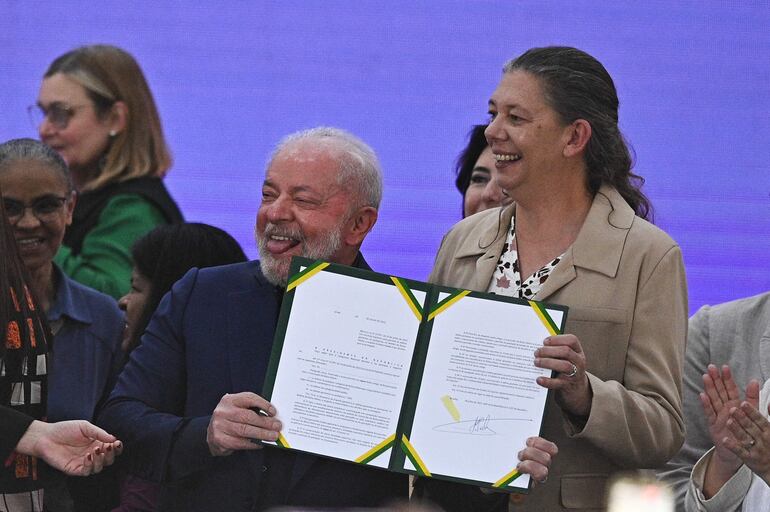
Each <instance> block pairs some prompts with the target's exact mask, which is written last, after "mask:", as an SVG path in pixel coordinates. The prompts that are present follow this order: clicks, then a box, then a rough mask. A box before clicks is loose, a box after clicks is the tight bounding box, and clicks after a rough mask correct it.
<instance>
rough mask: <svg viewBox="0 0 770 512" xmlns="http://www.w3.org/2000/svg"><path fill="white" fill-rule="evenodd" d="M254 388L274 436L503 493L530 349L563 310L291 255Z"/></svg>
mask: <svg viewBox="0 0 770 512" xmlns="http://www.w3.org/2000/svg"><path fill="white" fill-rule="evenodd" d="M290 276H291V277H290V278H289V283H288V286H287V288H286V295H285V297H284V299H283V304H282V307H281V314H280V317H279V321H278V328H277V329H276V336H275V344H274V346H273V353H272V357H271V361H270V366H269V368H268V373H267V379H266V382H265V387H264V390H263V394H264V396H265V398H267V399H269V400H270V401H271V402H272V403H273V404H274V405H275V407H276V408H277V409H278V419H280V420H281V422H282V423H283V430H282V432H281V435H280V437H279V439H278V442H277V444H278V445H279V446H282V447H284V448H290V449H294V450H300V451H303V452H309V453H313V454H317V455H322V456H326V457H334V458H337V459H343V460H347V461H350V462H352V463H358V464H368V465H370V466H375V467H379V468H385V469H389V470H391V471H398V472H403V473H410V474H415V475H421V476H428V477H435V478H442V479H446V480H453V481H457V482H464V483H470V484H475V485H480V486H486V487H494V488H497V489H503V490H509V491H518V492H522V491H526V490H527V489H529V485H530V481H529V476H528V475H522V474H519V473H518V472H517V471H516V465H517V464H518V459H517V453H518V452H519V450H521V449H522V448H524V447H525V443H526V439H527V438H528V437H531V436H537V435H539V434H540V429H541V423H542V419H543V412H544V409H545V401H546V398H547V396H548V391H547V390H546V389H545V388H542V387H540V386H538V385H537V383H536V382H535V379H536V378H537V377H538V376H539V375H544V376H550V375H551V372H550V371H547V370H542V369H540V368H536V367H535V366H534V352H535V349H536V348H538V347H540V346H542V342H543V340H544V339H545V338H546V337H547V336H550V335H553V334H558V333H560V332H561V330H562V328H563V326H564V322H565V321H566V317H567V308H566V307H564V306H556V305H551V304H544V303H539V302H534V301H526V300H519V299H513V298H508V297H502V296H499V295H492V294H486V293H477V292H470V291H468V290H458V289H453V288H445V287H441V286H435V285H431V284H428V283H422V282H418V281H411V280H407V279H401V278H398V277H393V276H389V275H386V274H378V273H375V272H369V271H365V270H360V269H356V268H351V267H346V266H342V265H336V264H329V263H326V262H319V261H312V260H308V259H304V258H294V259H293V260H292V267H291V271H290Z"/></svg>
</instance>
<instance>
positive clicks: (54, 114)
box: [27, 103, 88, 130]
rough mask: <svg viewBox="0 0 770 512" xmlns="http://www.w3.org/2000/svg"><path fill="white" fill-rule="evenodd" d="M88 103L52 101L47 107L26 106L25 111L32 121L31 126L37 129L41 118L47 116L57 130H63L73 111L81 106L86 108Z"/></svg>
mask: <svg viewBox="0 0 770 512" xmlns="http://www.w3.org/2000/svg"><path fill="white" fill-rule="evenodd" d="M87 106H88V105H64V104H62V103H52V104H51V105H49V106H48V107H44V106H42V105H30V106H29V107H27V113H28V114H29V119H30V120H31V121H32V124H33V126H34V127H35V129H37V128H38V127H39V126H40V125H41V124H42V123H43V120H44V119H46V118H48V121H49V122H50V123H51V124H52V125H54V127H56V129H57V130H63V129H65V128H66V127H67V125H68V124H69V122H70V119H72V116H74V115H75V112H77V111H78V110H80V109H81V108H86V107H87Z"/></svg>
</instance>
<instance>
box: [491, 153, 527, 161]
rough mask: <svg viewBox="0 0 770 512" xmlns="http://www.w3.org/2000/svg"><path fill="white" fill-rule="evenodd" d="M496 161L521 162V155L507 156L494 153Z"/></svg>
mask: <svg viewBox="0 0 770 512" xmlns="http://www.w3.org/2000/svg"><path fill="white" fill-rule="evenodd" d="M493 154H494V157H495V161H497V162H516V161H518V160H521V155H520V154H518V153H513V154H505V153H493Z"/></svg>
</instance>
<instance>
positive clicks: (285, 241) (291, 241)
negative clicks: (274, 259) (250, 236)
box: [265, 234, 300, 255]
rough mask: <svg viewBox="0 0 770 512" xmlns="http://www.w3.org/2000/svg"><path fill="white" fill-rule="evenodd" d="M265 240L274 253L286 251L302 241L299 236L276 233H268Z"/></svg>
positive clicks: (269, 249)
mask: <svg viewBox="0 0 770 512" xmlns="http://www.w3.org/2000/svg"><path fill="white" fill-rule="evenodd" d="M265 240H266V244H265V245H266V247H267V250H268V251H269V252H270V253H271V254H273V255H277V254H282V253H285V252H287V251H289V250H291V249H293V248H294V247H296V246H297V245H299V243H300V240H299V239H298V238H294V237H292V236H286V235H276V234H272V235H266V236H265Z"/></svg>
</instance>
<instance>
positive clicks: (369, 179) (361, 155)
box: [268, 126, 382, 208]
mask: <svg viewBox="0 0 770 512" xmlns="http://www.w3.org/2000/svg"><path fill="white" fill-rule="evenodd" d="M304 142H311V143H312V144H313V145H314V146H315V147H316V148H319V149H324V148H328V149H329V150H330V151H331V152H333V153H334V154H333V156H334V157H335V159H337V160H338V161H339V166H340V167H339V175H338V176H337V183H339V184H340V185H343V186H345V187H350V188H351V191H352V192H353V193H354V194H355V195H356V196H358V198H360V200H361V202H362V204H359V205H355V206H356V207H360V206H372V207H374V208H379V206H380V201H382V168H381V167H380V161H379V160H378V159H377V155H376V154H375V153H374V150H372V148H371V147H369V145H368V144H367V143H365V142H364V141H362V140H361V139H359V138H358V137H356V136H355V135H353V134H352V133H350V132H347V131H345V130H342V129H340V128H332V127H330V126H318V127H316V128H310V129H308V130H301V131H298V132H294V133H292V134H289V135H287V136H286V137H284V138H283V139H281V141H280V142H279V143H278V144H277V145H276V146H275V149H274V150H273V153H272V154H271V155H270V163H272V161H273V160H274V159H275V157H276V156H278V154H279V153H281V152H282V151H284V150H286V149H287V148H289V147H290V146H294V145H295V144H298V143H304ZM270 163H268V167H269V166H270Z"/></svg>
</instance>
